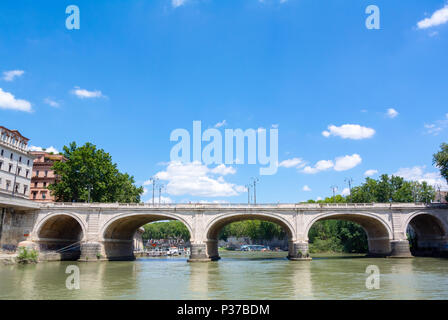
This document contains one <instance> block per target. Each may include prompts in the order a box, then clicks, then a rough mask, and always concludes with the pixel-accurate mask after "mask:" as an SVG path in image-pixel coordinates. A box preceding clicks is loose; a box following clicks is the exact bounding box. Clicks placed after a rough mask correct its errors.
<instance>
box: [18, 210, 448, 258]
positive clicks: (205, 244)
mask: <svg viewBox="0 0 448 320" xmlns="http://www.w3.org/2000/svg"><path fill="white" fill-rule="evenodd" d="M32 212H33V213H34V215H35V217H34V219H33V224H32V227H31V230H30V233H29V234H27V235H26V239H25V240H26V241H24V242H22V244H23V243H27V244H28V245H29V244H32V245H34V246H36V247H38V248H39V249H40V250H41V251H46V250H57V249H59V248H63V247H66V246H69V245H71V244H75V243H79V244H80V257H79V258H80V260H84V261H86V260H87V261H97V260H102V259H107V260H129V259H134V255H133V241H132V238H133V235H134V234H135V232H136V230H137V229H138V228H139V227H141V226H142V225H144V224H146V223H149V222H154V221H161V220H179V221H181V222H182V223H184V224H185V226H186V227H187V228H188V230H189V232H190V235H191V239H190V242H191V256H190V259H189V261H212V260H217V259H219V254H218V235H219V231H220V230H221V229H222V228H223V227H224V226H225V225H227V224H229V223H231V222H235V221H241V220H248V219H259V220H265V221H271V222H274V223H276V224H278V225H280V226H281V227H283V229H284V230H285V232H286V234H287V236H288V238H289V254H288V258H290V259H291V260H302V259H306V253H307V252H308V231H309V230H310V228H311V226H312V225H313V224H314V223H315V222H317V221H319V220H328V219H339V220H347V221H352V222H355V223H357V224H359V225H360V226H361V227H362V228H363V229H364V230H365V232H366V234H367V237H368V246H369V254H370V255H372V256H390V257H411V253H410V250H409V243H408V240H407V235H406V230H407V228H408V226H412V229H413V230H414V232H415V233H416V234H417V239H418V247H419V248H429V249H431V250H439V251H443V250H445V248H446V245H447V244H448V234H447V231H448V207H446V206H442V205H436V204H432V205H425V204H413V203H411V204H407V203H406V204H404V203H387V204H382V203H377V204H259V205H244V204H169V205H155V206H153V205H151V204H100V203H51V204H40V205H39V208H38V209H34V210H33V211H32Z"/></svg>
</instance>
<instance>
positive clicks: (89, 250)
mask: <svg viewBox="0 0 448 320" xmlns="http://www.w3.org/2000/svg"><path fill="white" fill-rule="evenodd" d="M102 248H103V245H102V244H101V243H99V242H84V243H81V256H80V258H79V260H78V261H83V262H95V261H98V260H99V259H100V258H101V257H102Z"/></svg>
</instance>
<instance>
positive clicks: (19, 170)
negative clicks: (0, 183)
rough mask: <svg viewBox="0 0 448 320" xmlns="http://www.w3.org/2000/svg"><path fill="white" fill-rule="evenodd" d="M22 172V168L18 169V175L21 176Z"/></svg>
mask: <svg viewBox="0 0 448 320" xmlns="http://www.w3.org/2000/svg"><path fill="white" fill-rule="evenodd" d="M21 171H22V168H20V167H18V168H17V175H18V176H20V172H21Z"/></svg>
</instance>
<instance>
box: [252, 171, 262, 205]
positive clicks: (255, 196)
mask: <svg viewBox="0 0 448 320" xmlns="http://www.w3.org/2000/svg"><path fill="white" fill-rule="evenodd" d="M259 181H260V180H259V179H258V178H257V177H253V178H252V183H253V185H254V204H257V182H259Z"/></svg>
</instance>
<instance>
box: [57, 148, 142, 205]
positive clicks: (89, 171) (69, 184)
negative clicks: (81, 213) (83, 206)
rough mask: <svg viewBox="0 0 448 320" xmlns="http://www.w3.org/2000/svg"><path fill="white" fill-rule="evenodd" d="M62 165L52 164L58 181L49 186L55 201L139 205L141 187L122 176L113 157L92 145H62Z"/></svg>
mask: <svg viewBox="0 0 448 320" xmlns="http://www.w3.org/2000/svg"><path fill="white" fill-rule="evenodd" d="M64 156H65V158H67V161H65V162H62V161H61V162H55V164H54V165H53V169H54V171H55V174H56V175H58V176H59V178H60V180H59V181H58V182H56V183H54V184H52V185H50V186H49V189H50V190H51V192H52V193H53V194H54V196H55V197H56V199H57V201H64V202H86V201H88V199H89V190H90V200H91V201H92V202H120V203H130V202H134V203H135V202H140V196H141V195H142V194H143V188H142V187H136V186H135V185H134V183H135V181H134V177H132V176H130V175H128V174H127V173H121V172H119V171H118V169H117V165H116V164H115V163H113V162H112V157H111V156H110V154H109V153H106V152H105V151H104V150H103V149H97V147H96V146H95V145H93V144H91V143H86V144H84V145H83V146H81V147H78V146H77V145H76V143H75V142H72V143H70V145H69V146H64Z"/></svg>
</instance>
